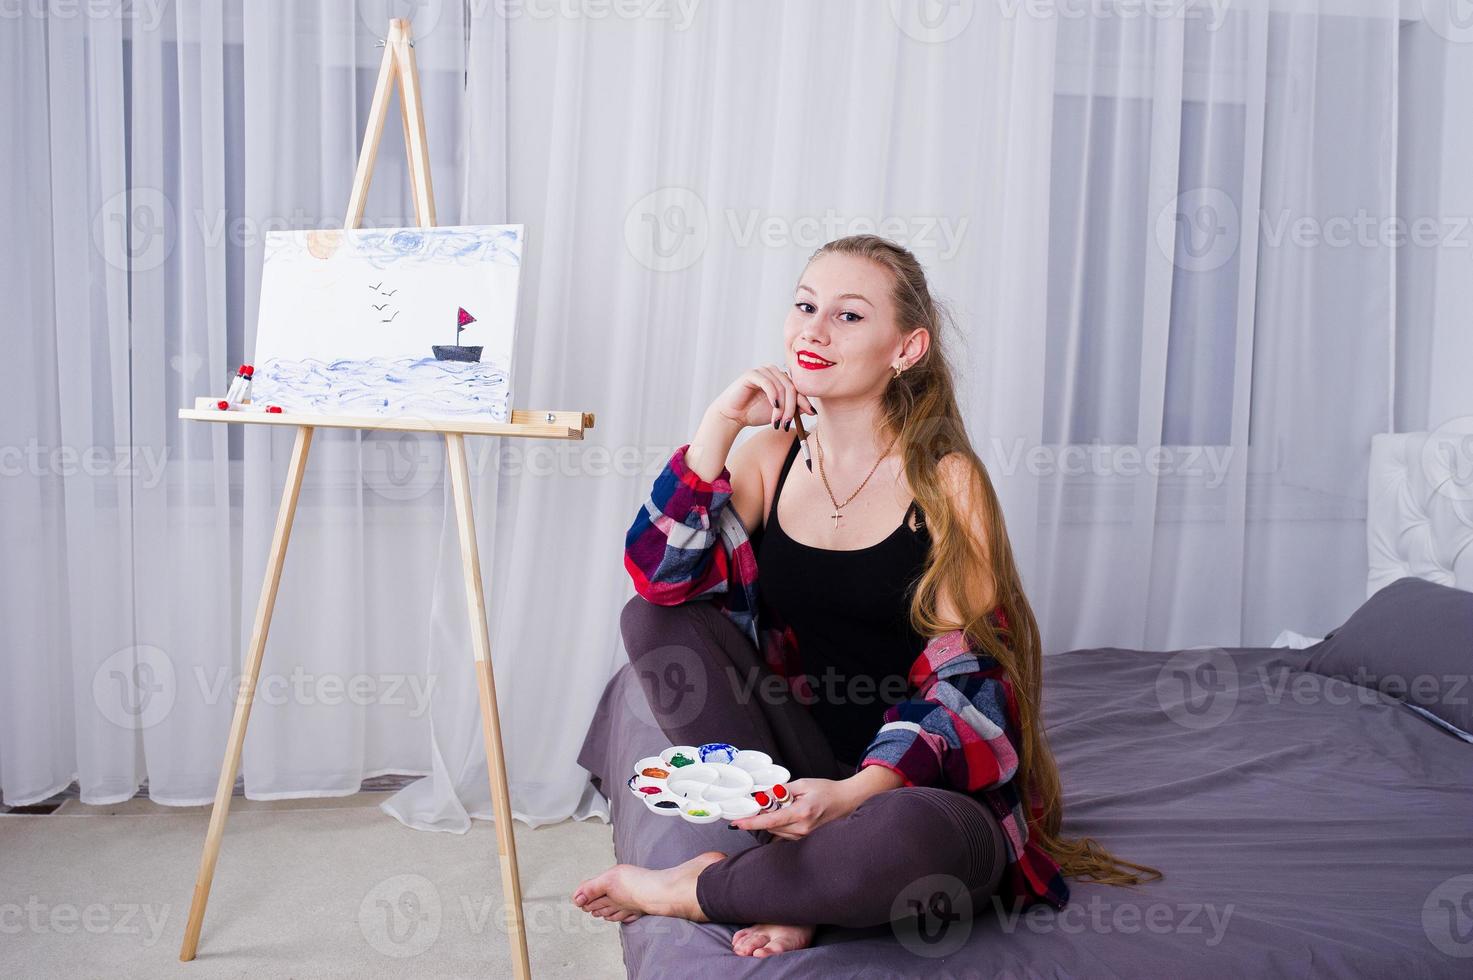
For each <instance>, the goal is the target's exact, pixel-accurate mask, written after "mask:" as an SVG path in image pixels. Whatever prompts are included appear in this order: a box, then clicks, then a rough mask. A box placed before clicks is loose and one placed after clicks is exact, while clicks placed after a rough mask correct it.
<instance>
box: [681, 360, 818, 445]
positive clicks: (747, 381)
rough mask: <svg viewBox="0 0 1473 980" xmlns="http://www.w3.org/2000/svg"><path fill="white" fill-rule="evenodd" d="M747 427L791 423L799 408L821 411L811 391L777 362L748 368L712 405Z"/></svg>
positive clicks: (723, 414)
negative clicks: (802, 389) (800, 387)
mask: <svg viewBox="0 0 1473 980" xmlns="http://www.w3.org/2000/svg"><path fill="white" fill-rule="evenodd" d="M709 410H714V411H716V412H717V414H719V415H721V416H722V417H723V418H726V419H728V420H730V421H732V422H735V423H736V424H738V425H740V426H742V427H743V428H745V427H747V426H749V425H772V427H773V428H774V429H775V428H777V424H776V423H784V422H786V423H791V422H792V420H793V416H794V415H795V414H797V413H798V412H800V411H801V412H804V413H805V414H808V415H817V414H818V411H817V410H816V409H815V408H814V407H813V403H812V402H810V401H809V400H808V396H807V395H801V394H799V393H798V388H797V386H796V385H794V384H793V379H792V378H790V377H788V375H787V374H786V373H785V372H784V371H783V370H782V368H780V367H778V366H777V365H776V364H764V365H762V366H761V367H755V368H752V369H751V370H750V371H745V372H743V373H742V375H741V376H740V377H738V378H737V379H736V380H735V381H733V382H732V383H731V384H730V385H728V386H727V388H726V390H725V391H723V392H722V393H721V394H720V395H718V396H717V397H716V400H715V401H714V402H712V403H711V408H710V409H708V411H709Z"/></svg>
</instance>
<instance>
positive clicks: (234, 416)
mask: <svg viewBox="0 0 1473 980" xmlns="http://www.w3.org/2000/svg"><path fill="white" fill-rule="evenodd" d="M219 400H220V399H218V398H196V399H195V400H194V408H181V409H180V410H179V417H180V418H181V419H190V420H192V421H195V422H240V423H242V424H245V425H292V426H296V425H307V426H311V427H313V428H319V429H393V430H396V431H399V432H439V433H460V434H462V435H468V436H531V437H535V438H538V439H582V438H583V432H584V430H585V429H591V428H593V413H592V412H554V411H541V410H532V409H525V408H518V409H513V410H512V413H511V421H510V422H477V421H475V420H473V419H415V418H404V417H398V418H380V417H378V416H372V415H305V414H302V413H296V414H292V413H288V412H284V411H283V412H280V413H268V412H236V411H223V412H222V411H221V410H220V409H218V408H216V407H215V405H216V403H217V402H218V401H219Z"/></svg>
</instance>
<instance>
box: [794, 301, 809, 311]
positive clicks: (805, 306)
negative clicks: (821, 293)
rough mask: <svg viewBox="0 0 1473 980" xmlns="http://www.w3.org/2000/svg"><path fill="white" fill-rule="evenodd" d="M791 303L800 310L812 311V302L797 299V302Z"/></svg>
mask: <svg viewBox="0 0 1473 980" xmlns="http://www.w3.org/2000/svg"><path fill="white" fill-rule="evenodd" d="M793 305H794V306H796V307H797V308H798V309H800V310H802V311H803V312H804V313H812V312H813V304H812V303H804V302H802V301H799V302H797V303H794V304H793Z"/></svg>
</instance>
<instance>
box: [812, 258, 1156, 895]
mask: <svg viewBox="0 0 1473 980" xmlns="http://www.w3.org/2000/svg"><path fill="white" fill-rule="evenodd" d="M833 253H838V254H842V255H851V256H858V257H861V258H866V259H869V260H870V261H872V262H876V263H878V264H879V265H880V266H882V267H884V268H885V269H888V270H889V271H890V273H891V275H892V277H893V280H894V288H893V291H892V299H893V301H894V304H895V311H896V319H897V326H898V327H899V329H900V330H901V332H902V333H907V332H909V331H911V330H914V329H916V328H917V327H925V328H926V329H927V330H928V331H930V334H931V344H930V347H929V349H928V350H927V351H926V353H925V354H924V355H923V356H922V357H921V358H920V360H918V361H917V362H916V363H915V364H914V365H913V366H911V367H910V368H908V369H906V370H905V371H903V372H902V373H901V375H900V377H899V378H894V379H892V380H891V381H890V382H889V384H887V386H886V388H885V393H884V396H883V399H882V408H881V426H882V431H884V432H896V433H898V434H899V441H898V443H897V444H898V445H899V446H900V448H901V451H902V454H903V455H902V458H903V460H904V466H905V478H906V481H907V482H908V483H909V484H910V490H911V493H912V494H913V495H914V496H915V499H916V502H917V503H918V504H919V505H920V507H921V509H922V511H924V513H925V514H926V521H927V523H928V525H929V526H930V530H931V537H932V545H931V551H930V556H929V558H928V559H927V562H926V567H925V570H924V571H923V573H922V574H921V577H920V579H919V581H918V582H917V584H916V587H915V594H914V597H913V599H912V600H911V607H910V621H911V625H912V626H913V627H914V629H915V630H916V631H917V632H918V633H920V634H921V635H922V636H928V637H929V636H937V635H940V634H941V633H945V632H948V631H950V630H953V629H957V628H958V627H960V628H962V629H964V630H965V631H966V633H967V636H968V637H969V638H971V639H972V641H973V642H974V643H975V644H976V645H977V646H978V647H979V648H981V649H983V650H984V651H985V652H987V653H988V654H991V655H992V656H993V657H994V658H995V659H996V660H997V662H998V663H999V664H1000V665H1001V666H1002V668H1003V670H1004V672H1005V673H1006V675H1007V677H1008V680H1009V681H1011V683H1012V686H1013V691H1014V693H1015V696H1016V698H1017V704H1018V714H1019V718H1018V721H1019V726H1020V728H1021V729H1022V738H1021V742H1022V752H1021V754H1020V757H1019V761H1018V772H1017V775H1016V776H1015V777H1014V778H1015V779H1016V780H1017V781H1018V782H1017V785H1018V786H1019V787H1020V788H1021V789H1022V790H1023V792H1022V794H1021V795H1022V797H1023V800H1024V804H1023V806H1024V810H1025V811H1026V812H1027V813H1028V819H1029V839H1030V840H1032V841H1034V842H1035V843H1037V844H1038V845H1039V846H1040V847H1041V848H1042V849H1043V850H1044V851H1045V852H1047V853H1048V855H1049V856H1050V857H1052V858H1053V859H1054V860H1055V861H1056V862H1057V863H1058V864H1059V867H1060V870H1061V871H1062V873H1063V874H1064V875H1065V876H1066V877H1075V878H1080V879H1082V880H1086V881H1096V882H1101V883H1103V884H1109V885H1138V884H1143V883H1145V882H1147V881H1155V880H1159V879H1161V878H1162V877H1164V876H1163V875H1162V873H1161V872H1160V871H1159V870H1157V869H1156V868H1152V867H1150V866H1148V865H1143V864H1135V863H1133V862H1131V861H1125V860H1123V859H1120V858H1116V857H1114V856H1113V855H1111V854H1110V852H1109V851H1107V850H1105V848H1104V847H1103V846H1102V845H1101V844H1100V843H1099V842H1098V841H1096V840H1094V839H1093V838H1090V837H1083V838H1079V839H1075V840H1066V839H1064V838H1062V837H1060V836H1059V828H1060V825H1061V824H1062V822H1063V819H1064V808H1063V800H1062V794H1061V789H1060V785H1059V769H1058V764H1057V763H1056V762H1055V761H1054V757H1053V753H1052V752H1051V751H1050V750H1049V746H1048V739H1047V738H1046V736H1045V733H1044V730H1043V724H1042V719H1041V714H1042V711H1041V705H1042V697H1041V693H1040V691H1041V684H1042V678H1043V659H1042V653H1043V651H1042V644H1041V641H1040V636H1039V631H1038V621H1037V620H1036V619H1035V618H1034V615H1033V609H1032V607H1031V606H1029V604H1028V597H1027V596H1026V595H1024V593H1023V585H1022V581H1021V579H1020V577H1019V575H1018V569H1017V566H1016V565H1015V564H1014V563H1013V549H1012V545H1011V543H1010V542H1009V541H1008V532H1007V527H1006V525H1005V524H1004V522H1003V515H1002V507H1001V506H1000V505H999V503H998V499H997V493H996V492H995V491H994V490H993V487H992V480H991V478H989V477H988V475H987V467H986V466H985V465H984V464H983V463H982V460H981V459H980V458H978V456H977V454H976V452H974V451H973V449H972V445H971V441H970V440H969V439H968V438H967V432H966V427H965V426H964V425H963V423H962V417H961V412H960V411H959V409H958V408H957V400H956V388H955V383H954V381H953V377H952V370H951V366H950V364H949V363H948V362H947V358H946V354H945V352H944V351H945V348H946V345H947V342H948V340H949V335H950V331H949V329H947V327H946V323H947V321H949V320H950V317H949V315H948V314H947V312H946V310H945V308H944V307H943V306H942V305H941V304H940V303H938V302H937V301H936V300H935V299H934V298H933V297H932V295H931V290H930V287H929V285H928V284H927V282H926V275H925V272H924V271H922V269H921V265H920V263H919V262H918V261H916V258H915V256H914V255H912V254H911V253H910V251H908V250H907V249H904V248H901V247H900V246H898V245H896V244H895V243H893V242H891V241H888V240H886V239H884V238H881V237H879V236H877V235H851V236H849V237H847V238H840V239H836V240H835V241H831V242H829V243H828V244H827V245H824V246H822V247H821V248H819V249H818V250H817V251H816V252H814V253H813V255H812V257H810V259H809V262H812V261H813V259H816V258H818V257H819V256H820V255H825V254H833ZM949 453H957V454H960V456H961V458H963V459H964V460H966V461H967V462H968V463H969V464H970V465H969V466H968V467H967V469H968V471H969V474H970V478H971V480H972V481H973V484H972V485H973V489H974V490H975V491H976V493H975V494H974V495H973V497H972V499H974V500H979V501H981V506H982V508H983V511H984V514H983V518H984V526H985V528H986V535H987V539H986V550H987V554H985V555H979V554H978V553H977V549H976V547H975V542H974V538H973V535H972V534H971V533H969V528H970V525H971V523H972V515H970V514H962V513H959V512H958V508H957V506H956V504H955V497H954V496H953V493H952V491H951V490H949V489H948V487H947V485H946V484H945V483H944V482H943V478H942V477H941V475H940V473H939V472H938V468H937V463H938V462H939V461H940V460H941V459H943V458H944V457H946V456H947V454H949ZM984 565H985V566H986V567H987V568H988V570H989V571H990V572H991V581H992V582H993V583H994V585H995V597H994V604H995V605H996V606H998V607H1000V608H1001V609H1002V612H1003V615H1004V616H1005V617H1006V623H1007V625H1006V627H1005V628H1001V629H1000V628H998V627H997V626H996V625H994V623H992V622H990V621H989V614H990V613H991V612H992V609H991V608H986V609H984V608H982V606H983V604H984V601H985V600H982V599H981V598H979V597H978V596H977V595H975V594H973V593H974V590H972V589H967V588H958V589H955V590H953V591H954V592H955V593H956V595H954V596H953V599H954V601H955V602H956V605H957V608H958V609H959V610H960V611H961V614H962V618H963V619H964V622H963V623H961V624H957V623H952V622H948V621H944V620H943V619H942V618H941V616H940V615H939V613H938V610H937V602H938V597H939V593H938V589H939V587H940V585H941V583H943V582H948V581H949V582H967V581H974V580H975V575H970V574H968V573H969V571H975V570H976V569H977V568H978V567H980V566H984ZM1035 812H1036V813H1038V814H1039V815H1038V816H1037V817H1036V818H1035ZM1127 868H1134V869H1136V871H1137V872H1145V873H1146V875H1148V876H1154V877H1142V875H1141V874H1138V873H1136V872H1132V871H1127V870H1125V869H1127Z"/></svg>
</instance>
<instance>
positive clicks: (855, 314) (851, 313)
mask: <svg viewBox="0 0 1473 980" xmlns="http://www.w3.org/2000/svg"><path fill="white" fill-rule="evenodd" d="M839 315H840V316H852V317H854V319H852V320H849V321H847V322H849V323H858V322H859V321H860V320H863V319H864V317H862V316H860V315H859V314H858V313H855V312H853V311H852V310H845V311H844V312H843V313H840V314H839Z"/></svg>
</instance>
